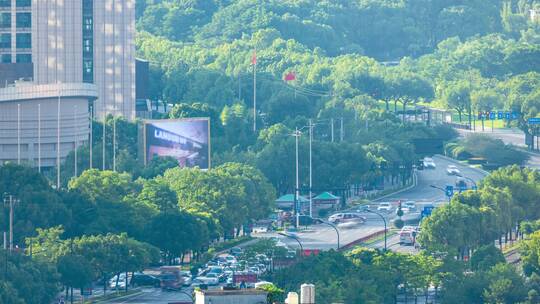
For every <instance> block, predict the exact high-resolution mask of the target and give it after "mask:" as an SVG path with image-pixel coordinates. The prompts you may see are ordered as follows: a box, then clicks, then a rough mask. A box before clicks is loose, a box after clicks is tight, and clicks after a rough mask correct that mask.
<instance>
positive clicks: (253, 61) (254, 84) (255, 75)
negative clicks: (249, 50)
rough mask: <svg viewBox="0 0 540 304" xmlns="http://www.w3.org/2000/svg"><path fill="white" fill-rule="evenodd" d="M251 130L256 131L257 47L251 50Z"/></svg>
mask: <svg viewBox="0 0 540 304" xmlns="http://www.w3.org/2000/svg"><path fill="white" fill-rule="evenodd" d="M252 63H253V132H257V49H255V50H254V51H253V58H252Z"/></svg>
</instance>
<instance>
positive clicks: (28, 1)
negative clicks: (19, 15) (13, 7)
mask: <svg viewBox="0 0 540 304" xmlns="http://www.w3.org/2000/svg"><path fill="white" fill-rule="evenodd" d="M28 6H32V0H17V7H28Z"/></svg>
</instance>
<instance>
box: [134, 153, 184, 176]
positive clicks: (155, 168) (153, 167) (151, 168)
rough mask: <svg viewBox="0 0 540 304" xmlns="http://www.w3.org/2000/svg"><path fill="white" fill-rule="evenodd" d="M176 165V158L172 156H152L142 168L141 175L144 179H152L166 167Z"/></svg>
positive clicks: (161, 173)
mask: <svg viewBox="0 0 540 304" xmlns="http://www.w3.org/2000/svg"><path fill="white" fill-rule="evenodd" d="M175 167H178V160H176V159H175V158H173V157H170V156H165V157H154V158H153V159H152V160H150V162H148V164H147V165H146V166H145V167H144V169H142V171H141V177H142V178H145V179H152V178H155V177H156V176H158V175H163V173H165V171H167V169H171V168H175Z"/></svg>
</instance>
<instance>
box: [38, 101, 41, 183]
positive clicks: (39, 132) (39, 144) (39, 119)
mask: <svg viewBox="0 0 540 304" xmlns="http://www.w3.org/2000/svg"><path fill="white" fill-rule="evenodd" d="M38 172H40V173H41V104H40V103H39V104H38Z"/></svg>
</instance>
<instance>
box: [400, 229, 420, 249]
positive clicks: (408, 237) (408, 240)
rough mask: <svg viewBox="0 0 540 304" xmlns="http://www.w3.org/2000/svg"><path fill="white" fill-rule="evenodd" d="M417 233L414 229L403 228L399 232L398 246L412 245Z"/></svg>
mask: <svg viewBox="0 0 540 304" xmlns="http://www.w3.org/2000/svg"><path fill="white" fill-rule="evenodd" d="M416 235H417V231H416V228H415V227H412V226H405V227H403V228H401V231H400V232H399V244H400V245H414V243H415V241H416Z"/></svg>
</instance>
